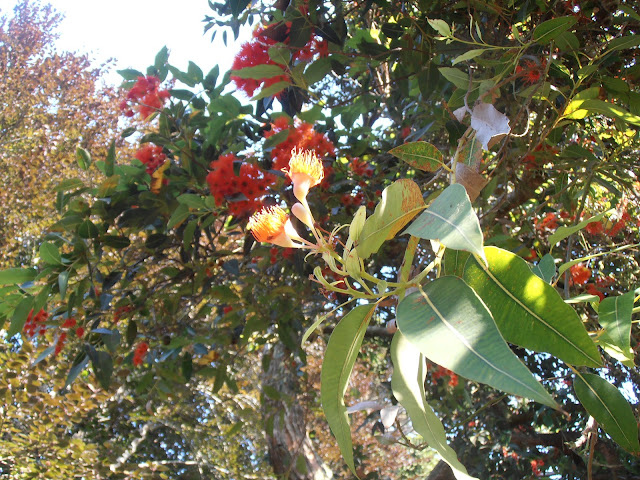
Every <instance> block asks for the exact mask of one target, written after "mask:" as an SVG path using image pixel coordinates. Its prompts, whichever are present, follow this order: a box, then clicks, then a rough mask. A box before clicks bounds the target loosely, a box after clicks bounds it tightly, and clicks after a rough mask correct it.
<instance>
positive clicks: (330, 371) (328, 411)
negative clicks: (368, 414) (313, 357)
mask: <svg viewBox="0 0 640 480" xmlns="http://www.w3.org/2000/svg"><path fill="white" fill-rule="evenodd" d="M376 306H377V305H376V304H371V305H359V306H357V307H355V308H354V309H353V310H351V311H350V312H349V313H347V314H346V315H345V316H344V317H343V318H342V320H340V322H339V323H338V325H336V328H335V329H334V330H333V333H332V334H331V337H330V338H329V343H328V344H327V349H326V352H325V357H324V361H323V363H322V373H321V388H320V396H321V400H322V409H323V410H324V414H325V416H326V417H327V422H328V423H329V426H330V427H331V432H332V433H333V435H334V437H335V438H336V440H337V442H338V446H339V447H340V452H341V453H342V457H343V458H344V460H345V462H346V464H347V465H348V466H349V469H350V470H351V472H352V473H353V474H354V475H356V469H355V465H354V462H353V451H352V443H351V428H350V426H349V417H348V416H347V407H346V406H345V404H344V394H345V392H346V391H347V384H348V382H349V377H350V376H351V371H352V370H353V365H354V364H355V362H356V358H357V356H358V352H359V351H360V345H361V344H362V339H363V338H364V333H365V331H366V330H367V326H368V325H369V321H370V319H371V315H373V312H374V310H375V308H376ZM356 476H357V475H356Z"/></svg>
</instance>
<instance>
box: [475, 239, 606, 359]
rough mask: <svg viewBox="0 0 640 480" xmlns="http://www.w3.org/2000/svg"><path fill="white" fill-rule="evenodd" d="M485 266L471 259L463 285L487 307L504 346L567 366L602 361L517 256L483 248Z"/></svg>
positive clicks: (571, 313)
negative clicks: (545, 355)
mask: <svg viewBox="0 0 640 480" xmlns="http://www.w3.org/2000/svg"><path fill="white" fill-rule="evenodd" d="M484 251H485V254H486V258H487V261H488V264H489V266H488V267H487V266H485V265H482V264H480V263H478V262H477V261H476V260H475V259H473V258H470V259H469V261H468V262H467V264H466V266H465V272H464V277H463V278H464V280H465V281H466V282H467V283H468V284H469V285H470V286H471V288H473V289H474V290H475V291H476V293H477V294H478V295H479V296H480V298H482V300H483V301H484V303H485V304H486V305H487V307H488V308H489V310H491V313H492V314H493V317H494V319H495V321H496V324H497V325H498V329H499V330H500V332H501V333H502V335H503V336H504V338H505V339H506V340H507V342H510V343H514V344H516V345H520V346H521V347H525V348H528V349H530V350H535V351H537V352H548V353H551V354H552V355H555V356H556V357H558V358H559V359H561V360H563V361H565V362H567V363H569V364H571V365H587V366H593V367H597V366H600V365H601V363H602V361H601V358H600V354H599V353H598V348H597V347H596V345H595V344H594V343H593V341H592V340H591V338H589V334H588V333H587V330H586V329H585V327H584V325H583V324H582V321H581V320H580V317H579V316H578V314H577V313H576V312H575V310H574V309H573V308H571V307H570V306H569V305H567V304H566V303H565V302H564V301H563V300H562V297H561V296H560V294H559V293H558V292H557V291H556V289H555V288H553V287H552V286H551V285H549V284H548V283H546V282H545V281H544V280H542V279H540V278H538V277H537V276H536V275H534V274H533V273H532V272H531V270H530V269H529V266H528V264H527V262H525V261H524V260H523V259H522V258H520V257H519V256H518V255H515V254H513V253H511V252H508V251H506V250H502V249H500V248H496V247H487V248H485V249H484Z"/></svg>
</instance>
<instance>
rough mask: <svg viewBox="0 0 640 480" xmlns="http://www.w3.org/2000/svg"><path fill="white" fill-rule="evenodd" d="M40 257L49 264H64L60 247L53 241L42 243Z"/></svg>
mask: <svg viewBox="0 0 640 480" xmlns="http://www.w3.org/2000/svg"><path fill="white" fill-rule="evenodd" d="M40 259H41V260H42V261H43V262H44V263H46V264H48V265H62V257H60V252H59V251H58V247H56V246H55V245H54V244H53V243H49V242H43V243H42V244H40Z"/></svg>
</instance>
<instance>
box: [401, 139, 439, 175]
mask: <svg viewBox="0 0 640 480" xmlns="http://www.w3.org/2000/svg"><path fill="white" fill-rule="evenodd" d="M389 153H390V154H391V155H393V156H395V157H398V158H399V159H400V160H402V161H404V162H406V163H408V164H409V165H411V166H412V167H414V168H417V169H419V170H423V171H425V172H433V171H434V170H437V169H438V168H440V167H442V166H445V165H444V162H443V160H442V153H440V150H438V149H437V148H436V147H434V146H433V145H431V144H430V143H428V142H422V141H420V142H411V143H405V144H403V145H399V146H397V147H395V148H392V149H391V150H389Z"/></svg>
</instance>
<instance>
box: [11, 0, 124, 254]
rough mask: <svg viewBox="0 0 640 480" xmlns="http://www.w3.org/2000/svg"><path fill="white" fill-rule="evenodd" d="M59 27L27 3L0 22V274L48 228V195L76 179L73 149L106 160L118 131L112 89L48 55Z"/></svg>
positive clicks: (51, 213)
mask: <svg viewBox="0 0 640 480" xmlns="http://www.w3.org/2000/svg"><path fill="white" fill-rule="evenodd" d="M61 19H62V17H61V15H60V14H59V13H56V12H55V10H53V8H52V7H51V6H41V5H40V4H39V3H38V2H29V1H23V2H20V3H18V4H17V5H16V7H15V9H14V12H13V15H11V16H9V15H8V14H7V13H6V12H5V13H4V15H3V16H2V18H1V19H0V68H1V69H2V74H0V91H1V92H2V93H0V102H1V104H2V105H3V107H2V112H1V113H0V147H1V148H0V150H1V152H2V153H0V166H1V167H0V168H1V169H2V176H3V179H4V181H3V189H2V193H0V196H1V197H0V201H1V202H2V205H3V214H2V218H1V219H0V236H1V237H2V241H1V243H0V245H1V248H2V252H3V255H2V256H3V260H2V264H3V265H4V266H11V265H13V264H16V262H17V263H19V262H20V261H24V260H26V258H29V257H30V256H31V255H32V253H33V252H32V249H33V248H34V244H35V241H36V240H35V239H37V238H38V237H39V236H40V235H41V232H42V231H43V229H44V228H45V227H48V226H49V225H50V224H51V223H52V222H53V221H54V220H55V218H56V213H55V212H56V208H55V198H56V195H55V191H54V187H55V185H57V184H58V183H59V182H60V181H61V180H62V179H64V178H68V177H70V176H73V175H76V174H77V171H78V168H77V166H76V162H75V152H76V147H77V146H78V145H81V146H83V147H85V148H91V149H92V151H94V152H95V153H106V150H107V149H108V145H109V142H110V141H111V138H113V137H114V135H115V134H116V133H117V131H118V130H119V127H118V107H117V102H116V92H115V89H113V88H106V87H104V85H103V84H102V83H101V76H102V73H103V72H104V69H105V66H101V67H98V68H96V67H93V66H92V65H91V62H90V60H89V58H88V57H87V56H86V55H79V54H76V53H58V52H57V51H56V49H55V45H54V43H55V40H56V38H57V32H56V29H57V27H58V25H59V24H60V21H61ZM25 255H26V257H25Z"/></svg>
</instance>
